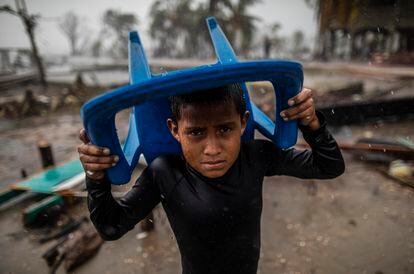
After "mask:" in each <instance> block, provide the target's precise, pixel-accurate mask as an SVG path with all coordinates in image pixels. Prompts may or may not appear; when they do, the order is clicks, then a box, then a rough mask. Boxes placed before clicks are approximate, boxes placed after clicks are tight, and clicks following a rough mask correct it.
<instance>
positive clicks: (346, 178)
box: [0, 109, 414, 274]
mask: <svg viewBox="0 0 414 274" xmlns="http://www.w3.org/2000/svg"><path fill="white" fill-rule="evenodd" d="M78 113H79V112H78V109H73V110H65V111H61V112H57V113H54V114H52V115H48V116H45V117H29V118H25V119H22V120H19V121H17V120H1V121H0V127H1V131H0V143H1V146H0V173H1V178H0V187H1V189H7V187H8V186H9V185H10V184H12V183H15V182H17V181H19V180H20V174H21V169H25V170H26V172H27V173H28V174H29V175H32V174H34V173H35V172H37V171H39V170H40V168H41V164H40V161H39V157H38V151H37V147H36V142H37V141H38V140H39V139H41V138H44V139H46V140H48V141H50V142H51V143H52V148H53V151H54V155H55V161H56V163H63V162H65V161H68V160H71V159H74V158H76V157H77V152H76V146H77V144H78V143H79V141H78V140H77V134H78V130H79V128H80V127H81V122H80V118H79V115H78ZM118 116H119V119H118V125H119V128H124V129H125V128H126V127H125V125H126V121H127V119H126V117H127V113H126V112H124V113H121V114H120V115H118ZM331 130H332V132H333V133H334V135H335V137H336V138H337V139H338V140H341V141H344V140H354V139H356V138H358V137H362V136H368V135H369V136H377V137H379V136H381V137H387V136H388V137H396V136H402V137H404V138H407V139H409V140H413V139H414V127H413V121H397V122H393V123H385V122H377V123H373V124H367V125H360V126H346V127H341V128H332V129H331ZM120 134H121V136H122V135H124V134H125V130H121V133H120ZM344 156H345V159H346V172H345V174H343V175H342V176H341V177H339V178H336V179H333V180H326V181H321V180H300V179H296V178H291V177H284V176H281V177H272V178H266V180H265V183H264V209H263V216H262V252H261V259H260V265H259V273H292V274H293V273H295V274H296V273H302V274H304V273H306V274H323V273H326V274H342V273H344V274H347V273H361V274H362V273H366V274H370V273H372V274H380V273H382V274H388V273H389V274H400V273H401V274H412V273H414V189H413V188H410V187H407V186H403V185H400V184H399V183H397V182H396V181H394V180H392V179H390V178H388V177H385V176H384V175H383V174H382V173H381V172H379V171H378V170H377V167H378V165H376V164H370V163H367V162H362V161H360V160H358V159H357V158H355V157H354V156H353V155H352V154H350V153H344ZM138 172H139V171H138ZM29 204H30V203H29V202H27V203H23V204H21V205H19V206H16V207H14V208H11V209H9V210H7V211H4V212H1V213H0V229H1V230H0V231H1V232H0V233H1V237H0V258H1V259H0V273H47V272H48V267H47V265H46V263H45V261H44V260H43V259H42V258H41V255H42V254H43V252H45V251H46V250H47V249H48V248H49V247H50V246H51V245H53V242H49V243H46V244H39V243H38V242H37V239H38V238H39V235H41V234H42V233H44V230H42V229H27V228H24V227H23V225H22V219H21V218H22V216H21V210H23V208H24V207H25V206H27V205H29ZM70 213H71V214H72V215H73V216H83V215H86V214H87V209H86V205H85V201H81V203H79V204H78V205H76V206H74V207H72V208H71V209H70ZM155 224H156V229H155V231H153V232H151V233H149V234H148V235H147V237H143V234H141V230H140V228H139V226H137V227H136V228H135V229H134V230H132V231H130V232H129V233H128V234H127V235H125V236H124V237H123V238H121V239H120V240H118V241H115V242H106V243H104V245H103V246H102V248H101V250H100V251H99V253H98V254H97V255H96V256H95V257H94V258H92V259H91V260H89V261H88V262H87V263H85V264H84V265H82V266H81V267H79V268H77V269H76V270H75V271H74V272H73V273H180V257H179V253H178V250H177V246H176V243H175V240H174V237H173V234H172V232H171V229H170V227H169V224H168V221H167V220H166V217H165V215H164V213H163V210H162V208H161V207H158V208H156V210H155ZM144 236H145V235H144ZM64 272H65V271H64V270H63V268H60V269H59V271H58V273H64Z"/></svg>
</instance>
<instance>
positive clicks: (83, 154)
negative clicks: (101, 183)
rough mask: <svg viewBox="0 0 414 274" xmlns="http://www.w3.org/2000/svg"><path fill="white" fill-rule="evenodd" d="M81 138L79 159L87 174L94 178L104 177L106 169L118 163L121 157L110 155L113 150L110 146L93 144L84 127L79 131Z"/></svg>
mask: <svg viewBox="0 0 414 274" xmlns="http://www.w3.org/2000/svg"><path fill="white" fill-rule="evenodd" d="M79 139H80V140H81V141H82V142H83V144H81V145H79V146H78V152H79V159H80V161H81V163H82V166H83V169H84V170H85V173H86V176H88V177H89V178H90V179H92V180H100V179H102V178H103V177H104V176H105V170H106V169H108V168H110V167H113V166H114V165H116V163H117V162H118V160H119V157H118V156H110V155H109V154H110V153H111V152H110V151H109V149H108V148H104V147H98V146H95V145H93V144H92V143H91V141H90V140H89V137H88V135H87V134H86V130H85V129H84V128H83V129H81V130H80V132H79Z"/></svg>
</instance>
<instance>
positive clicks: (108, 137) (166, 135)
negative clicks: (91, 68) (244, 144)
mask: <svg viewBox="0 0 414 274" xmlns="http://www.w3.org/2000/svg"><path fill="white" fill-rule="evenodd" d="M207 25H208V28H209V30H210V35H211V38H212V41H213V45H214V48H215V52H216V55H217V59H218V62H217V63H216V64H212V65H204V66H200V67H195V68H191V69H184V70H177V71H173V72H169V73H163V74H161V75H153V74H152V73H151V71H150V68H149V65H148V62H147V59H146V56H145V52H144V49H143V46H142V43H141V40H140V38H139V35H138V33H137V32H131V33H130V35H129V73H130V84H131V85H129V86H125V87H121V88H119V89H116V90H113V91H110V92H108V93H106V94H104V95H102V96H99V97H97V98H95V99H93V100H91V101H89V102H87V103H86V104H85V105H84V106H83V107H82V110H81V116H82V118H83V121H84V126H85V128H86V129H87V131H88V134H89V136H90V137H91V139H92V141H93V142H94V143H95V144H97V145H101V146H107V147H109V148H111V151H112V152H113V153H115V154H117V155H119V156H120V161H119V162H118V164H117V165H116V166H115V167H113V168H111V169H109V170H108V171H107V176H108V178H109V180H110V181H111V182H112V183H113V184H124V183H127V182H128V181H129V180H130V175H131V173H132V171H133V169H134V167H135V166H136V164H137V161H138V159H139V157H140V155H141V154H143V155H144V157H145V160H146V161H147V163H150V162H152V161H153V160H154V159H155V158H157V157H158V156H160V155H163V154H170V153H180V152H181V147H180V145H179V143H178V142H177V141H176V140H175V139H174V138H173V137H172V135H171V134H170V132H169V130H168V128H167V125H166V120H167V118H169V117H171V110H170V106H169V101H168V96H171V95H176V94H183V93H188V92H194V91H197V90H201V89H209V88H213V87H219V86H223V85H227V84H231V83H240V84H241V86H242V88H243V92H244V97H245V100H246V108H247V110H248V111H249V112H250V114H251V115H250V118H249V120H248V123H247V127H246V130H245V133H244V135H243V136H242V139H243V140H249V139H253V138H254V130H255V129H258V130H259V131H260V132H261V133H262V134H263V135H265V136H266V137H267V138H269V139H271V140H272V141H273V142H275V143H276V145H277V146H279V147H282V148H286V147H289V146H292V145H294V144H295V143H296V138H297V124H296V122H294V121H291V122H284V121H283V120H282V119H281V118H280V117H279V115H276V123H274V122H273V121H272V120H271V119H269V118H268V117H267V116H266V115H265V114H264V113H263V112H262V111H261V110H260V109H258V108H257V107H256V106H255V105H254V103H253V102H251V101H250V99H249V94H248V91H247V88H246V85H245V82H246V81H263V80H267V81H270V82H271V83H272V84H273V86H274V90H275V92H276V93H277V94H276V108H277V109H278V110H279V112H280V110H282V109H285V108H287V106H288V105H287V100H288V99H289V98H290V97H292V96H294V95H296V94H297V93H298V92H299V91H300V89H301V87H302V82H303V72H302V66H301V65H300V64H299V63H296V62H292V61H256V62H252V61H250V62H238V61H237V58H236V55H235V53H234V51H233V49H232V47H231V46H230V43H229V42H228V40H227V38H226V37H225V35H224V33H223V31H222V30H221V28H220V26H219V25H218V24H217V22H216V20H215V19H214V18H213V17H209V18H207ZM131 106H132V107H133V109H132V111H131V114H130V123H129V131H128V135H127V138H126V140H125V145H124V148H123V149H122V148H121V146H120V145H119V140H118V136H117V134H116V128H115V122H114V117H115V114H116V113H117V112H118V111H119V110H122V109H125V108H128V107H131Z"/></svg>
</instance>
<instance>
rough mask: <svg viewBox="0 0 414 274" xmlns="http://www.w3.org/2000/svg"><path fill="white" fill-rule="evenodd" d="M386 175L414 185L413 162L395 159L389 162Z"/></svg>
mask: <svg viewBox="0 0 414 274" xmlns="http://www.w3.org/2000/svg"><path fill="white" fill-rule="evenodd" d="M387 174H388V176H390V177H391V178H394V179H396V180H398V181H399V182H402V183H404V184H407V185H409V186H412V187H414V163H413V162H404V161H402V160H395V161H392V162H391V163H390V167H389V169H388V172H387Z"/></svg>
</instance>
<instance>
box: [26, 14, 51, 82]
mask: <svg viewBox="0 0 414 274" xmlns="http://www.w3.org/2000/svg"><path fill="white" fill-rule="evenodd" d="M22 20H23V22H24V25H25V27H26V31H27V34H28V35H29V40H30V45H31V47H32V52H33V58H34V61H35V63H36V66H37V72H38V74H39V80H40V83H41V85H42V86H43V87H47V82H46V75H45V70H44V67H43V63H42V59H41V58H40V56H39V51H38V50H37V45H36V41H35V38H34V32H33V24H32V23H31V22H30V21H29V20H27V18H22ZM28 21H29V22H28Z"/></svg>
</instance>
